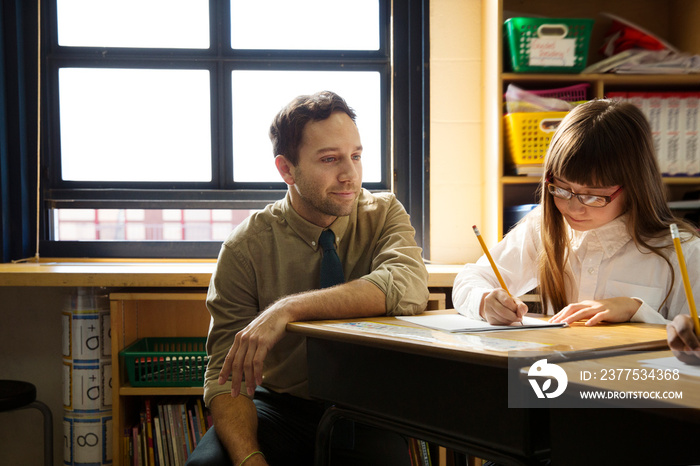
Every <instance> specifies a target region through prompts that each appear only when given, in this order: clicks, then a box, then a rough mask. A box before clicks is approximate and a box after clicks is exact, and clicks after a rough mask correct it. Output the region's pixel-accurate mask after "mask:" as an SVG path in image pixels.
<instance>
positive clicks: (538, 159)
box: [503, 112, 568, 167]
mask: <svg viewBox="0 0 700 466" xmlns="http://www.w3.org/2000/svg"><path fill="white" fill-rule="evenodd" d="M567 113H568V112H531V113H530V112H517V113H509V114H507V115H505V116H504V117H503V118H504V120H505V126H506V138H507V141H508V149H509V154H510V161H511V163H512V164H514V165H515V166H516V167H518V166H523V165H535V166H536V165H542V164H543V163H544V156H545V154H546V153H547V148H548V147H549V141H550V140H551V138H552V136H553V135H554V132H555V131H556V129H557V127H559V123H561V120H562V119H563V118H564V117H565V116H566V114H567Z"/></svg>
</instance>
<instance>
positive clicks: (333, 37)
mask: <svg viewBox="0 0 700 466" xmlns="http://www.w3.org/2000/svg"><path fill="white" fill-rule="evenodd" d="M231 47H233V48H234V49H263V50H264V49H271V50H282V49H285V50H378V49H379V2H378V1H377V0H352V1H340V0H293V1H292V0H231Z"/></svg>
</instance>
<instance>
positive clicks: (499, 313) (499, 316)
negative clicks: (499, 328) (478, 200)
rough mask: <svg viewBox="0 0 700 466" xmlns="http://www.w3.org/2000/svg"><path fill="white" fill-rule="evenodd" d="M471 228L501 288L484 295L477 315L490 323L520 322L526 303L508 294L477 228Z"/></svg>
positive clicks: (525, 311) (525, 312) (508, 323)
mask: <svg viewBox="0 0 700 466" xmlns="http://www.w3.org/2000/svg"><path fill="white" fill-rule="evenodd" d="M472 228H473V229H474V234H476V238H477V239H478V240H479V244H480V245H481V249H482V250H483V251H484V254H486V258H487V259H488V260H489V263H490V264H491V268H492V269H493V272H494V273H495V274H496V278H497V279H498V283H500V284H501V289H497V290H493V291H492V292H490V293H487V294H486V295H485V296H484V298H483V300H482V302H481V306H480V308H479V315H481V317H483V318H484V319H486V321H487V322H488V323H489V324H491V325H510V324H512V323H513V322H520V323H522V320H523V316H524V315H525V314H527V305H526V304H525V303H524V302H522V301H521V300H519V299H518V298H514V297H513V296H512V295H511V294H510V291H508V288H507V287H506V283H505V281H504V280H503V277H502V276H501V273H500V272H499V271H498V267H496V263H495V262H494V261H493V257H491V253H490V252H489V250H488V248H487V247H486V243H484V240H483V238H481V233H480V232H479V229H478V228H477V227H476V225H474V226H473V227H472Z"/></svg>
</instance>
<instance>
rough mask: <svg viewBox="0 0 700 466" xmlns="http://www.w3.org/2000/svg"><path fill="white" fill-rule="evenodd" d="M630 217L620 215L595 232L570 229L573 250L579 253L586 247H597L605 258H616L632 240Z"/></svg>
mask: <svg viewBox="0 0 700 466" xmlns="http://www.w3.org/2000/svg"><path fill="white" fill-rule="evenodd" d="M628 216H629V214H623V215H620V216H619V217H617V218H616V219H614V220H612V221H610V222H608V223H606V224H605V225H603V226H601V227H598V228H596V229H594V230H588V231H576V230H574V229H572V228H571V227H569V234H570V235H571V249H572V250H573V251H578V250H579V249H582V248H584V247H585V248H592V247H597V248H600V249H602V251H603V256H604V257H605V258H610V257H612V256H614V255H615V254H616V253H617V251H619V250H620V248H622V246H624V245H625V244H627V242H629V240H630V239H631V238H632V236H630V234H629V231H628V230H627V218H628Z"/></svg>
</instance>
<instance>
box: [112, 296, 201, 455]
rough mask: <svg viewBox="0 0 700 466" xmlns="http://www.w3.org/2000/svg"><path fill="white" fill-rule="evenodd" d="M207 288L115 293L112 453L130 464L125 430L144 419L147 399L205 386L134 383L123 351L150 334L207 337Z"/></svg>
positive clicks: (187, 392)
mask: <svg viewBox="0 0 700 466" xmlns="http://www.w3.org/2000/svg"><path fill="white" fill-rule="evenodd" d="M206 296H207V295H206V292H205V291H201V292H164V291H163V292H160V291H159V292H153V293H112V294H110V313H111V319H110V321H111V332H112V367H113V374H112V397H113V398H112V425H113V435H112V454H113V460H114V464H115V465H124V464H126V462H125V461H124V457H123V456H124V455H123V452H122V434H123V432H124V429H125V428H127V427H129V426H131V425H132V424H134V423H135V422H137V420H138V415H139V414H138V413H139V410H140V405H141V401H142V399H143V397H158V396H183V395H185V396H186V395H193V396H202V394H203V389H202V387H133V386H131V385H130V384H129V381H128V378H127V377H126V372H125V370H124V366H123V361H122V360H121V359H120V357H119V352H120V351H121V350H123V349H124V348H125V347H127V346H128V345H130V344H131V343H133V342H134V341H136V340H138V339H140V338H144V337H202V336H206V335H207V331H208V329H209V311H207V307H206V304H205V300H206Z"/></svg>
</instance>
